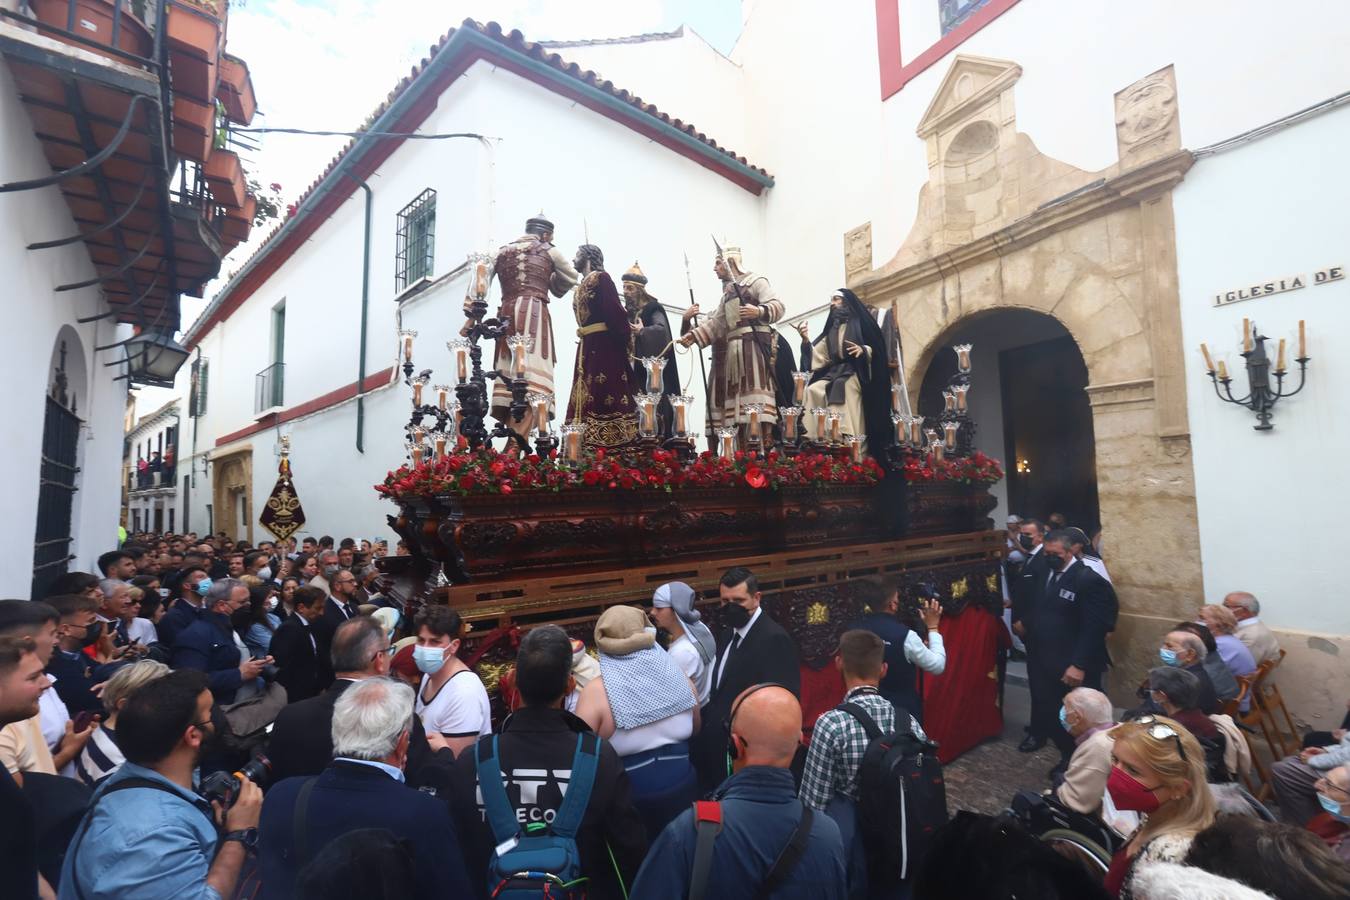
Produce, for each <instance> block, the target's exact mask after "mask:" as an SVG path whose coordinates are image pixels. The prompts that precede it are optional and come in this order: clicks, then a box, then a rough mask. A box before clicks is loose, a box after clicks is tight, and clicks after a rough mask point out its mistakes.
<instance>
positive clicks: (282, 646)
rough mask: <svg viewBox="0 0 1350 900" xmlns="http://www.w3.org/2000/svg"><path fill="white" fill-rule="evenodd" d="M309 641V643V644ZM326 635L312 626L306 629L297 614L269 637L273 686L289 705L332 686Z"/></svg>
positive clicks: (293, 614)
mask: <svg viewBox="0 0 1350 900" xmlns="http://www.w3.org/2000/svg"><path fill="white" fill-rule="evenodd" d="M310 638H313V640H310ZM327 642H328V635H327V634H326V633H324V634H321V633H320V629H317V628H316V627H315V623H311V624H309V625H306V624H305V623H304V622H303V621H301V619H300V616H299V614H297V613H291V614H290V615H289V616H287V617H286V621H284V622H282V623H281V627H280V628H278V629H277V630H276V631H275V632H273V634H272V645H271V650H270V651H269V652H270V653H271V654H272V657H273V659H275V660H276V666H277V683H278V684H280V685H281V686H282V687H284V688H285V689H286V697H287V699H288V700H289V701H290V702H291V703H298V702H299V701H301V700H308V699H309V698H310V697H314V696H316V695H317V694H318V693H319V692H320V691H322V690H323V689H324V688H326V687H328V685H330V684H332V683H333V671H332V666H331V665H330V663H329V660H328V654H327V653H326V652H323V651H326V649H327Z"/></svg>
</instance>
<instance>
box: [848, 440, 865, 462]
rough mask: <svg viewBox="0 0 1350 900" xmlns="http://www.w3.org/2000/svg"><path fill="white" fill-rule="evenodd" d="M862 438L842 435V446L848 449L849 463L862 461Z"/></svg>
mask: <svg viewBox="0 0 1350 900" xmlns="http://www.w3.org/2000/svg"><path fill="white" fill-rule="evenodd" d="M863 440H864V439H863V438H862V437H861V436H860V435H856V434H846V435H844V446H845V447H847V448H848V458H849V460H850V461H852V462H855V463H860V462H862V461H863Z"/></svg>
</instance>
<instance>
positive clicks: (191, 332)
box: [185, 19, 773, 349]
mask: <svg viewBox="0 0 1350 900" xmlns="http://www.w3.org/2000/svg"><path fill="white" fill-rule="evenodd" d="M459 28H466V29H472V30H473V31H476V32H478V33H479V34H482V35H484V36H486V37H488V38H491V39H492V40H494V41H496V42H497V43H499V44H501V45H503V46H504V47H507V48H509V49H511V50H514V51H516V52H518V53H522V54H524V55H526V56H528V57H530V58H531V59H534V60H536V61H538V62H541V63H544V64H545V65H547V66H549V67H550V68H553V69H555V70H557V71H558V72H561V73H563V74H565V75H568V76H569V77H571V78H573V79H575V80H576V81H578V82H580V83H582V84H586V85H589V86H591V87H594V88H597V89H599V90H601V91H603V92H604V93H606V94H608V95H609V96H611V97H613V98H614V99H616V100H619V101H621V102H622V103H624V104H626V105H628V106H631V107H632V108H633V109H636V110H638V111H639V112H641V113H643V114H645V115H646V116H649V117H651V118H652V119H655V120H656V121H658V122H660V123H661V124H662V125H665V126H668V127H670V128H674V129H676V130H678V131H681V132H684V133H685V134H686V135H688V136H689V137H691V138H694V139H695V140H696V141H698V142H700V143H702V144H705V145H707V146H708V147H710V148H712V149H713V150H714V151H716V153H717V154H718V155H720V156H722V157H724V158H725V160H726V162H727V163H731V164H739V166H742V167H745V168H746V169H749V170H751V171H753V172H755V173H757V174H758V175H759V176H760V177H761V178H762V179H765V180H766V181H767V182H768V183H769V184H772V183H773V176H771V175H770V174H769V173H768V172H767V171H765V170H764V169H763V168H761V167H758V166H752V165H751V164H750V163H749V161H747V160H746V158H745V157H744V156H739V155H737V154H736V153H734V152H733V151H731V150H728V149H727V148H725V147H723V146H721V145H720V144H718V143H717V142H716V141H715V140H713V139H712V138H710V137H708V136H707V135H706V134H704V133H703V132H702V131H699V130H698V129H697V128H696V127H694V126H693V125H691V124H689V123H687V122H684V121H683V120H681V119H676V118H672V117H671V116H669V115H668V114H666V113H663V112H661V110H659V109H658V108H657V107H656V106H655V105H653V104H651V103H647V102H645V101H644V100H643V99H642V98H641V97H639V96H637V95H636V94H634V93H632V92H631V91H627V90H624V89H622V88H619V87H617V86H616V85H615V84H614V83H613V82H611V81H608V80H607V79H604V78H602V77H601V76H600V75H599V74H597V73H596V72H593V71H591V70H590V69H582V68H581V67H580V66H578V65H577V64H576V63H569V62H567V61H566V60H564V59H563V58H562V57H561V56H559V55H558V54H556V53H552V52H550V51H549V50H548V49H547V45H546V44H543V43H537V42H534V41H528V40H526V39H525V36H524V35H523V34H521V32H520V31H519V30H518V29H513V30H512V31H510V32H509V33H508V32H505V31H503V29H502V26H501V25H499V24H497V23H496V22H488V23H487V24H486V25H484V24H481V23H479V22H476V21H474V20H473V19H465V20H464V21H463V22H462V23H461V24H460V26H459ZM457 30H458V29H456V28H451V29H450V30H449V31H447V32H446V33H445V34H443V35H442V36H441V38H440V40H438V41H437V42H436V43H435V44H434V45H432V46H431V48H430V52H429V53H428V55H427V56H425V57H423V58H422V61H421V62H420V63H418V64H417V65H416V66H414V67H413V68H412V69H411V70H410V71H409V72H408V74H407V75H405V76H404V77H403V78H402V79H400V80H399V82H398V84H396V85H395V86H394V89H393V90H391V91H390V92H389V94H388V95H387V96H386V97H385V99H384V102H383V103H381V104H380V105H379V106H377V107H376V108H375V109H374V111H372V112H371V114H370V115H369V116H367V117H366V120H365V122H364V124H363V125H362V128H367V127H369V126H370V125H371V124H372V123H373V122H376V121H378V120H379V118H380V116H382V115H384V113H385V112H387V111H388V110H389V108H390V107H391V106H392V105H393V104H394V102H395V101H396V100H398V99H399V98H400V97H401V96H402V95H404V94H405V93H407V92H408V91H409V90H410V89H411V88H412V87H413V85H414V84H415V83H416V82H417V80H418V78H419V77H421V75H422V74H423V73H424V72H426V70H427V67H428V66H429V65H430V63H431V61H432V60H433V59H435V58H436V56H437V55H438V54H439V53H440V52H441V51H442V49H444V47H445V45H446V44H447V43H448V42H449V41H450V38H451V37H453V36H454V34H455V32H456V31H457ZM625 40H631V39H625ZM573 43H574V44H580V43H582V42H573ZM362 140H363V138H361V137H356V138H352V139H351V140H350V141H348V142H347V145H346V146H345V147H343V148H342V150H340V151H339V152H338V153H337V155H336V156H334V157H333V158H332V159H331V160H330V161H329V163H328V165H327V166H326V167H325V168H324V170H323V172H322V173H321V174H320V175H319V177H318V178H316V179H314V181H313V182H312V183H311V184H310V185H309V187H307V188H306V189H305V190H304V192H303V193H301V194H300V196H299V197H298V198H297V199H296V201H295V205H294V207H293V208H294V209H300V208H302V207H303V206H304V205H305V201H306V200H308V199H309V198H310V196H311V195H313V193H314V191H315V190H317V189H318V187H319V186H320V185H321V184H323V182H324V180H325V179H327V178H328V177H329V176H330V175H332V173H333V170H334V168H336V167H337V165H338V164H339V163H340V162H341V161H342V160H343V158H344V157H346V155H347V154H348V153H350V152H351V150H352V149H353V148H354V147H356V146H357V144H359V143H360V142H361V141H362ZM287 218H289V216H288V217H287ZM285 225H286V221H285V220H283V221H282V222H280V223H278V224H277V225H276V226H275V227H274V228H273V229H272V231H271V233H270V234H268V236H267V237H266V239H265V240H264V241H263V243H262V244H261V245H260V246H259V247H258V249H257V250H255V251H254V252H253V254H252V255H251V256H250V257H249V258H248V259H247V260H246V261H245V262H244V264H243V266H241V267H240V269H238V270H236V272H238V271H242V270H244V269H247V268H248V267H249V266H250V265H251V264H252V263H254V262H255V261H256V260H259V259H260V258H262V257H264V256H266V255H268V254H269V253H271V252H272V251H273V249H274V247H273V245H274V243H275V238H276V237H277V235H278V233H279V232H280V231H281V230H282V228H283V227H285ZM235 281H236V279H235V277H234V276H233V275H232V276H231V278H230V281H229V282H228V283H227V284H226V285H225V286H224V287H223V288H222V289H221V290H220V291H219V292H218V293H217V295H216V297H215V298H214V299H213V301H212V302H211V303H210V304H208V305H207V307H206V309H205V310H204V311H203V312H202V314H201V316H199V317H198V318H197V321H196V322H194V323H193V324H192V326H191V327H190V328H189V329H188V330H187V333H186V339H185V343H186V345H187V346H188V348H189V349H191V348H192V347H193V346H194V345H195V343H196V340H197V338H199V337H200V336H201V333H202V328H203V326H210V325H213V324H214V323H215V322H217V321H220V320H222V319H224V318H225V317H226V316H228V313H225V314H224V315H222V314H220V303H221V301H222V299H223V298H224V297H225V295H227V294H229V293H231V291H232V289H233V288H234V287H235ZM241 302H242V301H241Z"/></svg>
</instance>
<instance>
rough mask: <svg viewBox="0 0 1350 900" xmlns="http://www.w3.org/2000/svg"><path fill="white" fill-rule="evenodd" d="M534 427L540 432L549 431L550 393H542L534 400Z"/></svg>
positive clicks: (545, 432)
mask: <svg viewBox="0 0 1350 900" xmlns="http://www.w3.org/2000/svg"><path fill="white" fill-rule="evenodd" d="M534 427H536V428H538V429H539V433H540V434H547V433H548V395H547V394H541V395H540V396H539V397H537V398H536V399H535V401H534Z"/></svg>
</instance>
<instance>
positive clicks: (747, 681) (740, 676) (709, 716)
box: [693, 566, 801, 791]
mask: <svg viewBox="0 0 1350 900" xmlns="http://www.w3.org/2000/svg"><path fill="white" fill-rule="evenodd" d="M717 590H718V594H719V596H720V597H721V600H722V605H721V607H720V611H721V613H722V622H723V623H724V624H725V625H726V626H727V627H725V628H723V629H722V631H721V633H720V634H718V635H717V658H716V659H714V660H713V672H712V686H711V688H710V690H709V693H708V703H707V705H706V706H704V707H703V711H702V713H701V716H702V720H703V721H704V722H705V723H707V725H706V727H704V728H702V729H700V730H699V733H698V734H697V735H695V736H694V747H693V749H694V767H695V768H696V769H697V770H698V776H699V784H700V786H701V787H702V788H703V789H704V790H708V791H710V790H712V789H713V788H715V787H717V785H718V784H720V783H721V782H722V780H723V779H724V778H726V777H727V763H726V746H727V735H726V730H725V728H723V727H722V723H723V722H725V721H726V720H727V717H728V716H730V714H731V704H732V703H733V702H734V701H735V699H736V697H738V696H739V695H740V693H741V692H742V691H744V690H745V689H746V688H748V687H750V686H752V685H756V684H763V683H774V684H781V685H782V686H783V687H785V688H787V689H788V690H789V691H791V692H792V693H793V694H800V693H801V670H800V669H799V668H798V667H797V645H796V643H795V642H793V640H792V638H791V637H789V636H788V633H787V632H786V631H784V630H783V626H781V625H779V624H778V623H777V622H775V621H774V620H773V617H772V616H770V615H769V613H768V610H766V609H764V607H763V606H761V605H760V600H761V594H760V591H759V580H758V579H757V578H755V575H754V573H753V572H751V571H750V570H749V569H747V568H744V567H743V566H735V567H733V568H731V569H728V570H727V571H726V573H725V574H723V575H722V579H721V581H720V582H719V583H718V588H717Z"/></svg>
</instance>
